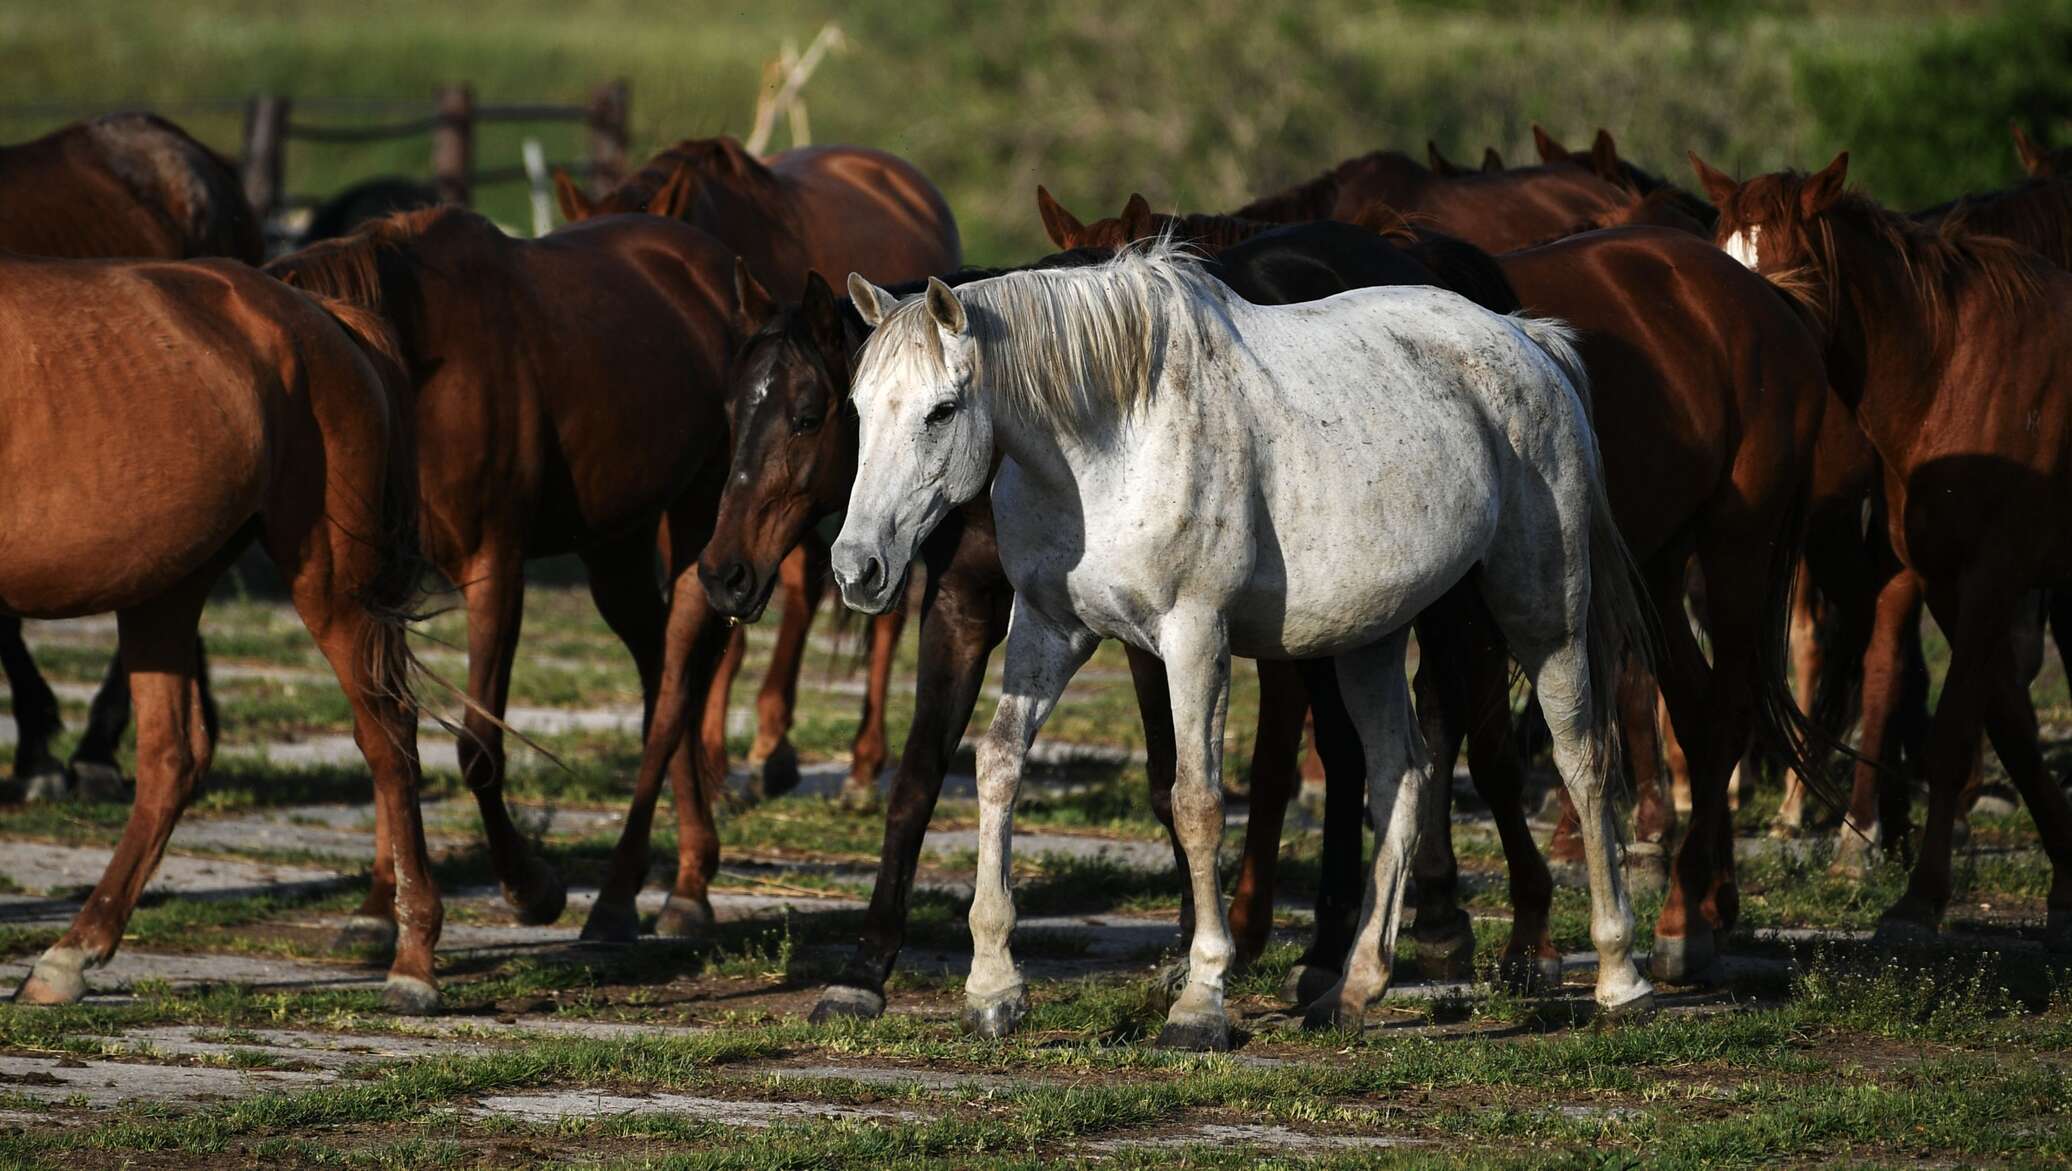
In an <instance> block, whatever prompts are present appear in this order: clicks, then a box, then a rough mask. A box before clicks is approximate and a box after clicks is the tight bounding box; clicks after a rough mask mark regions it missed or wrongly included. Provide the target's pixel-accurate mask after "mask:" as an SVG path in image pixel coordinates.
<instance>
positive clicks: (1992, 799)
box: [1971, 784, 2022, 817]
mask: <svg viewBox="0 0 2072 1171" xmlns="http://www.w3.org/2000/svg"><path fill="white" fill-rule="evenodd" d="M2021 809H2022V798H2021V795H2020V794H2019V793H2016V792H2015V791H2014V790H2013V789H2011V788H2009V787H2007V786H2006V785H1998V784H1995V785H1987V786H1985V787H1984V788H1982V789H1980V790H1979V794H1978V799H1977V800H1976V801H1973V802H1972V803H1971V813H1972V816H1974V817H1976V816H1977V815H1979V814H1981V813H1983V814H1986V815H1987V816H1989V817H2013V816H2014V815H2015V814H2017V813H2019V812H2021Z"/></svg>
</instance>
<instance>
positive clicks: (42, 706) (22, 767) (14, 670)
mask: <svg viewBox="0 0 2072 1171" xmlns="http://www.w3.org/2000/svg"><path fill="white" fill-rule="evenodd" d="M120 665H121V659H120V658H117V659H116V660H115V666H114V667H111V668H110V671H111V673H113V671H115V670H116V669H119V667H120ZM0 667H4V668H5V669H6V671H7V687H8V690H9V691H10V692H12V693H13V695H14V727H15V741H14V779H15V780H17V781H20V782H22V786H23V796H24V797H25V798H26V799H28V800H30V801H42V800H49V799H51V798H54V797H60V796H63V795H64V793H65V791H66V788H67V785H66V778H65V766H63V765H61V764H59V763H58V759H57V757H55V756H52V755H51V754H50V738H51V737H52V736H55V735H57V733H58V732H59V731H60V730H61V729H63V728H64V726H65V724H64V721H63V720H62V719H61V718H59V716H58V697H57V696H56V695H54V694H52V693H51V690H50V684H49V683H47V682H45V681H44V679H43V672H41V671H39V670H37V669H36V660H35V659H33V658H31V657H30V655H29V647H28V644H27V643H24V642H23V641H22V620H21V619H19V618H0Z"/></svg>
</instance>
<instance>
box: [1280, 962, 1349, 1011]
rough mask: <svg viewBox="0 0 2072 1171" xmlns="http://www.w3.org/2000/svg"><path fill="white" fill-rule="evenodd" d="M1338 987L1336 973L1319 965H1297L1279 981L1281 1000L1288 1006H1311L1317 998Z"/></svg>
mask: <svg viewBox="0 0 2072 1171" xmlns="http://www.w3.org/2000/svg"><path fill="white" fill-rule="evenodd" d="M1337 986H1338V973H1337V972H1336V971H1334V970H1333V969H1330V968H1327V967H1324V966H1323V965H1321V964H1305V963H1298V964H1296V965H1295V966H1294V967H1292V968H1289V969H1288V978H1287V979H1285V980H1282V981H1281V999H1282V1000H1283V1001H1285V1002H1287V1003H1289V1004H1297V1005H1301V1004H1313V1003H1315V1002H1316V999H1317V997H1319V996H1322V995H1323V994H1324V993H1326V992H1329V991H1331V989H1333V988H1335V987H1337Z"/></svg>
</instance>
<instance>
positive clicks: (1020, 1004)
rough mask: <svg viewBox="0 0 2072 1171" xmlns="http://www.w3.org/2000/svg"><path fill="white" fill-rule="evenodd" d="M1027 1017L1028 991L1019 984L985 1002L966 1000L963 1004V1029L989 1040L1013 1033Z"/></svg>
mask: <svg viewBox="0 0 2072 1171" xmlns="http://www.w3.org/2000/svg"><path fill="white" fill-rule="evenodd" d="M1028 1015H1029V993H1028V989H1026V988H1024V987H1023V986H1021V985H1019V984H1017V985H1016V986H1015V987H1014V988H1012V989H1010V990H1009V991H1007V992H1004V993H1002V994H1000V995H999V996H995V997H991V998H989V999H986V1000H976V999H970V998H967V999H966V1000H965V1002H964V1027H965V1028H966V1029H969V1030H970V1031H971V1032H972V1033H974V1034H976V1035H977V1036H980V1037H985V1038H988V1039H989V1040H998V1039H1000V1038H1002V1037H1005V1036H1007V1035H1008V1034H1009V1033H1012V1032H1014V1031H1015V1030H1016V1029H1017V1028H1020V1027H1021V1023H1022V1018H1023V1017H1025V1016H1028Z"/></svg>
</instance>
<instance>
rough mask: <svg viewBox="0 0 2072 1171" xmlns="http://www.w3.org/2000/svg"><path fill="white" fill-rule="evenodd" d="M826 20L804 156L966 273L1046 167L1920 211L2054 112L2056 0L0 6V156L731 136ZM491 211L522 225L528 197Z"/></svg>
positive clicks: (1033, 236) (1008, 240)
mask: <svg viewBox="0 0 2072 1171" xmlns="http://www.w3.org/2000/svg"><path fill="white" fill-rule="evenodd" d="M829 19H833V20H836V21H838V22H839V23H840V24H841V26H842V28H843V30H844V32H845V33H846V35H847V38H848V41H849V44H850V48H849V49H848V50H847V51H845V52H842V53H840V54H837V55H835V56H834V57H832V58H831V59H830V60H828V61H827V62H826V63H825V64H824V65H823V66H822V68H821V70H820V72H819V73H818V74H816V75H815V76H814V78H813V80H812V82H811V84H810V85H809V86H808V87H807V91H806V92H807V98H808V102H809V108H810V112H811V116H812V122H813V132H814V135H815V137H816V139H817V140H818V141H822V142H857V143H866V144H871V145H876V146H881V147H884V148H886V149H889V150H892V151H896V152H898V153H901V154H903V155H906V156H908V157H910V158H912V159H914V160H915V161H916V162H918V163H919V164H920V165H921V166H922V167H923V168H925V169H926V170H927V171H928V172H929V173H930V174H931V175H932V176H933V177H934V178H935V179H936V181H937V182H938V183H939V184H940V185H941V186H942V187H943V188H944V190H945V191H946V192H947V193H948V195H949V197H950V200H951V203H952V205H953V206H954V207H955V208H956V210H957V213H958V215H959V217H960V219H961V220H962V222H963V224H964V227H965V234H966V244H967V252H968V254H969V256H970V257H971V258H972V259H974V260H977V261H1008V260H1014V259H1019V258H1023V257H1026V256H1029V255H1031V254H1033V253H1036V252H1038V251H1040V250H1042V246H1043V241H1042V234H1041V231H1040V229H1039V228H1038V225H1037V222H1036V217H1035V214H1034V210H1033V207H1032V200H1031V194H1032V192H1033V190H1034V187H1035V185H1036V183H1037V182H1039V181H1041V182H1045V183H1047V184H1049V185H1050V187H1051V189H1052V190H1053V191H1054V192H1056V193H1057V194H1058V195H1059V196H1060V197H1061V198H1062V199H1064V200H1065V201H1066V202H1067V204H1068V205H1069V206H1072V207H1074V208H1075V209H1079V210H1082V211H1084V212H1087V213H1112V211H1113V210H1114V209H1115V208H1117V207H1119V206H1120V205H1121V203H1122V202H1123V199H1124V198H1125V197H1126V196H1127V195H1128V194H1129V193H1130V192H1131V191H1132V190H1141V191H1143V192H1144V193H1145V194H1146V195H1147V196H1149V197H1150V198H1151V199H1152V200H1153V202H1154V203H1157V204H1159V205H1185V206H1187V207H1191V208H1225V207H1229V206H1233V205H1236V204H1238V203H1241V202H1243V201H1244V200H1245V199H1247V198H1248V197H1250V196H1251V195H1252V194H1254V193H1256V192H1260V191H1264V190H1267V189H1271V188H1274V187H1276V186H1279V185H1282V184H1286V183H1289V182H1293V181H1297V180H1300V179H1303V178H1306V177H1308V176H1310V175H1312V174H1315V173H1316V172H1318V171H1320V170H1322V169H1323V168H1324V167H1326V166H1328V165H1329V164H1331V163H1332V162H1334V161H1336V160H1338V159H1340V158H1343V157H1345V156H1348V155H1351V154H1355V153H1358V152H1361V151H1365V150H1370V149H1374V148H1376V147H1384V146H1388V147H1399V148H1402V149H1406V150H1410V151H1413V152H1421V151H1422V150H1423V145H1424V142H1425V140H1426V139H1427V138H1431V139H1435V140H1437V141H1438V143H1439V144H1440V145H1441V147H1442V148H1444V149H1445V150H1447V151H1448V153H1450V154H1451V155H1453V157H1455V158H1467V159H1472V158H1475V157H1478V156H1479V154H1480V148H1481V147H1482V146H1483V145H1484V144H1493V145H1495V146H1497V147H1498V149H1499V150H1501V151H1502V152H1503V153H1504V155H1505V156H1506V157H1507V158H1508V159H1510V160H1511V161H1512V162H1514V163H1516V162H1521V161H1523V162H1530V161H1533V152H1532V147H1531V133H1530V129H1529V127H1530V124H1531V123H1532V122H1533V121H1535V120H1537V121H1540V122H1542V123H1544V124H1545V125H1546V126H1548V127H1549V128H1550V129H1551V130H1553V131H1554V132H1555V133H1556V134H1557V135H1559V136H1561V137H1563V138H1565V139H1567V140H1569V141H1570V142H1571V143H1581V142H1585V141H1587V139H1588V137H1589V135H1590V133H1591V132H1592V131H1593V130H1594V129H1595V128H1596V127H1598V126H1600V125H1603V126H1608V127H1611V128H1612V129H1613V130H1614V132H1615V133H1616V134H1617V135H1618V137H1619V141H1620V144H1621V147H1622V148H1623V150H1624V151H1625V153H1626V154H1627V155H1628V156H1629V157H1631V158H1633V159H1635V160H1637V161H1641V162H1643V163H1644V164H1646V165H1649V166H1652V167H1653V168H1655V169H1658V170H1660V171H1663V172H1665V173H1667V174H1669V175H1671V176H1672V177H1681V176H1682V175H1683V173H1684V166H1683V162H1682V157H1683V152H1684V150H1685V149H1686V148H1687V147H1689V148H1696V149H1698V150H1699V151H1700V152H1701V153H1704V154H1705V155H1706V156H1707V157H1708V158H1710V159H1712V160H1713V161H1715V162H1716V163H1718V164H1719V165H1722V166H1726V167H1729V168H1733V169H1737V170H1741V171H1750V170H1754V169H1756V168H1770V167H1777V166H1783V165H1798V166H1808V165H1815V164H1818V163H1821V162H1824V161H1825V160H1826V159H1827V158H1828V157H1829V156H1830V155H1831V154H1832V153H1833V152H1834V151H1835V150H1836V149H1838V148H1840V147H1844V146H1847V147H1850V148H1851V149H1853V150H1855V151H1856V152H1857V157H1858V159H1859V160H1860V164H1859V166H1858V169H1857V174H1858V176H1859V177H1860V178H1861V179H1862V180H1863V181H1864V182H1866V183H1867V184H1869V185H1870V186H1871V187H1872V189H1873V190H1874V191H1876V192H1878V193H1879V194H1881V195H1883V196H1885V197H1887V198H1888V199H1890V200H1892V201H1893V202H1895V203H1897V204H1901V205H1905V206H1914V205H1919V204H1923V203H1929V202H1934V201H1936V200H1940V199H1943V198H1948V197H1950V196H1952V195H1955V194H1957V193H1959V192H1960V191H1962V190H1965V189H1967V188H1980V187H1990V186H1995V185H2001V184H2005V183H2007V182H2009V181H2011V180H2012V179H2014V178H2015V175H2016V171H2015V165H2014V160H2013V155H2012V151H2011V149H2010V147H2009V146H2008V140H2007V129H2006V123H2007V119H2008V117H2009V116H2010V115H2020V116H2022V117H2023V118H2025V119H2026V120H2028V121H2029V122H2030V123H2031V124H2032V126H2033V127H2034V128H2036V129H2038V130H2056V129H2057V127H2056V126H2055V123H2056V121H2057V119H2058V118H2060V117H2062V116H2063V115H2064V114H2066V113H2068V112H2072V68H2068V64H2072V3H2068V2H2067V0H2008V2H2006V3H1995V2H1991V0H1932V2H1925V3H1906V2H1903V0H1844V2H1842V3H1835V4H1828V3H1821V4H1816V3H1812V2H1810V0H1799V2H1791V0H1772V2H1756V3H1734V2H1732V0H1565V2H1553V3H1538V4H1525V5H1520V4H1517V3H1514V2H1513V3H1500V2H1498V0H1475V2H1471V3H1467V4H1451V3H1440V2H1438V0H1397V2H1396V3H1393V4H1391V3H1380V4H1374V3H1357V2H1355V0H1313V2H1310V3H1305V4H1301V5H1274V4H1258V3H1248V2H1246V0H1191V2H1190V3H1188V4H1186V5H1185V6H1181V5H1169V4H1134V5H1125V4H1115V3H1104V2H1097V0H1053V2H1050V3H1043V4H1019V3H974V2H968V0H967V2H954V0H896V2H893V0H868V2H859V3H851V4H841V5H838V4H832V3H828V2H827V0H764V2H763V3H759V4H756V5H753V6H745V5H732V4H719V3H713V2H711V0H555V2H549V0H505V2H503V3H497V4H487V3H484V4H458V3H437V2H432V0H408V2H405V0H366V2H364V3H360V4H356V5H352V6H350V7H349V8H340V7H339V6H337V5H335V4H331V3H326V2H323V0H74V2H72V3H67V4H13V5H7V6H5V7H4V8H0V106H4V107H20V106H23V105H24V104H29V103H40V104H41V105H40V106H39V107H38V108H35V109H30V110H27V111H23V110H20V109H18V108H17V109H15V110H14V111H13V112H6V111H0V137H4V138H7V139H20V138H25V137H29V136H31V135H33V134H35V133H39V132H41V131H43V130H45V129H48V128H50V127H51V126H54V125H56V124H57V123H59V122H62V121H64V120H65V119H66V116H67V115H68V114H75V113H82V112H88V111H91V110H98V109H107V108H113V107H118V106H149V107H161V108H166V109H168V110H169V111H170V112H171V113H172V114H173V115H174V116H175V117H176V118H178V119H179V120H181V121H183V122H185V123H188V124H190V125H191V127H192V128H193V129H194V130H195V132H196V133H198V134H199V135H201V136H202V137H204V138H205V139H207V140H208V141H210V142H211V143H213V144H215V145H216V146H217V147H219V148H220V149H223V150H225V151H226V152H235V151H236V149H237V146H238V141H239V135H240V127H241V123H242V115H241V114H240V113H239V112H238V111H237V110H236V109H234V108H230V109H217V110H214V111H197V112H190V111H187V110H182V109H180V108H179V103H181V102H188V101H193V100H197V99H231V98H241V97H243V96H246V95H249V94H252V93H255V92H260V91H275V92H281V93H287V94H291V95H298V96H304V97H317V96H322V97H341V96H360V97H379V98H391V99H393V98H424V99H427V100H428V99H429V96H430V93H431V90H432V88H433V87H434V86H435V85H436V84H438V83H440V82H444V81H455V80H466V81H470V82H472V83H473V84H474V85H475V87H476V92H477V97H478V100H480V101H484V102H494V101H519V100H524V101H540V100H552V101H566V102H581V101H583V100H585V98H586V96H587V95H588V93H589V91H590V90H591V88H592V87H593V86H595V85H597V84H599V83H602V82H604V81H607V80H610V79H612V78H614V77H625V78H627V79H629V80H630V81H631V83H632V94H633V102H632V109H633V119H634V139H635V141H634V151H635V152H636V153H637V154H639V153H645V152H647V151H650V150H652V149H654V148H655V147H657V146H660V145H664V144H666V143H667V142H669V141H672V140H674V139H676V138H678V137H681V136H685V135H699V134H711V133H717V132H721V131H731V132H734V133H742V132H744V131H745V130H746V129H747V126H748V124H749V121H750V118H751V116H752V111H753V109H754V104H755V94H756V89H757V86H758V85H759V84H760V77H761V67H762V63H763V62H764V61H765V60H767V59H768V58H770V57H772V56H774V55H775V53H776V51H777V47H778V45H779V43H780V41H782V40H783V39H784V38H786V37H791V38H794V39H795V40H796V41H797V42H799V43H800V44H802V45H803V44H804V43H805V42H806V41H808V40H810V39H811V37H812V36H813V34H814V32H815V31H816V30H817V29H818V28H819V27H820V25H821V24H822V23H823V22H825V21H827V20H829ZM395 116H398V115H395V114H391V115H386V117H395ZM377 117H383V116H377ZM309 120H311V121H316V120H319V119H318V117H317V116H316V115H314V114H312V115H309ZM322 120H325V121H336V120H338V118H337V116H335V115H327V116H325V117H324V118H323V119H322ZM528 133H531V134H536V135H537V136H538V137H540V138H541V139H542V141H543V143H544V145H545V146H546V149H547V153H548V156H549V157H550V158H552V159H555V160H571V159H577V158H580V157H582V154H583V143H582V139H581V133H582V132H581V130H580V128H579V127H575V126H566V125H557V126H545V127H531V128H527V127H514V126H507V125H506V126H493V127H486V128H484V130H483V132H482V134H481V136H480V138H479V140H478V165H481V166H485V167H487V166H505V165H509V164H511V163H514V162H516V161H517V159H518V154H519V143H520V141H521V140H522V138H523V137H525V136H526V135H527V134H528ZM2058 133H2063V132H2062V131H2058ZM779 141H780V143H781V141H782V136H781V133H780V137H779ZM428 157H429V148H428V145H427V144H426V143H425V142H424V141H423V140H414V141H409V142H402V143H385V144H376V145H369V146H365V147H351V148H347V147H337V146H328V145H325V146H318V145H311V144H298V145H296V146H294V147H293V148H292V149H291V151H290V154H289V157H288V162H287V183H288V187H289V189H290V190H291V191H294V192H298V193H324V192H328V191H332V190H335V189H337V188H338V187H340V186H342V185H343V184H345V183H347V182H349V181H351V180H353V179H357V178H361V177H365V176H369V175H373V174H378V173H405V174H423V173H424V172H425V171H426V170H427V159H428ZM480 205H481V206H482V207H483V209H484V210H486V211H488V212H489V213H490V214H492V215H494V216H496V217H498V218H499V219H501V220H503V221H504V222H506V223H510V224H524V223H526V222H528V217H527V214H526V212H525V210H524V209H525V203H524V192H523V190H522V188H520V187H517V186H507V187H501V188H496V189H492V190H489V191H486V192H484V193H482V196H481V198H480Z"/></svg>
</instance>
